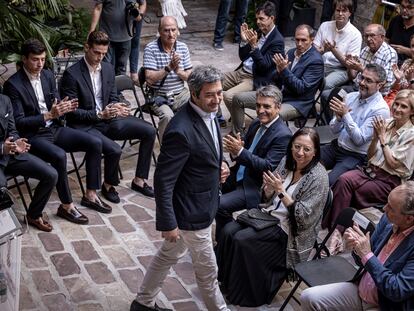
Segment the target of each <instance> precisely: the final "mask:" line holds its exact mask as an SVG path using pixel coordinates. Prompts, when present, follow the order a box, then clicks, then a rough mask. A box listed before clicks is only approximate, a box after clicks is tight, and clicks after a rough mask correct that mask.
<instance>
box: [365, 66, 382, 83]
mask: <svg viewBox="0 0 414 311" xmlns="http://www.w3.org/2000/svg"><path fill="white" fill-rule="evenodd" d="M365 69H366V70H368V71H371V72H375V73H376V74H377V76H378V80H379V81H378V82H385V80H386V79H387V72H386V71H385V69H384V67H381V66H380V65H378V64H376V63H370V64H367V65H366V66H365Z"/></svg>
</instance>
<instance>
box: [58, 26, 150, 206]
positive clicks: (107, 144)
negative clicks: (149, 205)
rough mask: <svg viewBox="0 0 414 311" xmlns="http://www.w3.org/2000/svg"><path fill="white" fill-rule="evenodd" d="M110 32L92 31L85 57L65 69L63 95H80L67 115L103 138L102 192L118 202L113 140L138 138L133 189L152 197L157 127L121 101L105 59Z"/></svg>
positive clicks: (118, 151)
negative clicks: (74, 106)
mask: <svg viewBox="0 0 414 311" xmlns="http://www.w3.org/2000/svg"><path fill="white" fill-rule="evenodd" d="M108 46H109V38H108V35H107V34H106V33H104V32H101V31H93V32H91V33H90V34H89V36H88V41H87V43H86V44H85V57H84V58H83V59H81V60H80V61H78V62H77V63H76V64H74V65H73V66H71V67H69V68H68V69H66V71H65V72H64V74H63V77H62V81H61V83H60V92H61V95H62V96H68V97H69V98H77V99H78V101H79V107H78V109H76V110H75V111H73V112H71V113H69V114H68V116H67V120H68V124H69V125H70V126H71V127H74V128H76V129H81V130H82V131H85V132H87V133H88V134H91V135H93V136H94V137H96V138H97V139H99V140H100V141H101V144H102V153H103V154H104V163H105V169H104V170H105V171H104V183H103V185H102V192H101V193H102V195H103V196H104V197H105V198H106V199H107V200H109V201H111V202H114V203H119V202H120V198H119V195H118V193H117V192H116V190H115V188H114V186H117V185H118V184H119V176H118V167H119V160H120V158H121V152H122V150H121V147H120V146H119V145H118V144H117V143H116V142H115V141H114V140H126V139H128V140H129V139H139V140H140V145H139V156H138V163H137V167H136V171H135V178H134V179H133V180H132V182H131V189H132V190H135V191H137V192H140V193H142V194H144V195H146V196H149V197H153V196H154V191H153V189H152V187H151V186H149V185H148V184H147V183H146V181H145V180H146V179H147V178H148V173H149V169H150V165H151V156H152V150H153V147H154V141H155V129H154V127H153V126H152V125H150V124H149V123H148V122H145V121H144V120H141V119H138V118H136V117H134V116H131V115H130V108H129V107H127V106H126V105H125V104H123V103H120V102H119V99H118V95H117V91H116V87H115V72H114V69H113V67H112V66H111V64H109V63H106V62H102V60H103V58H104V57H105V54H106V53H107V51H108Z"/></svg>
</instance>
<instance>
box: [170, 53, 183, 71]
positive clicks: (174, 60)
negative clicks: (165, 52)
mask: <svg viewBox="0 0 414 311" xmlns="http://www.w3.org/2000/svg"><path fill="white" fill-rule="evenodd" d="M180 62H181V57H180V54H178V53H176V52H175V51H172V52H171V61H170V64H169V67H170V69H171V70H172V71H176V70H177V69H178V68H179V65H180Z"/></svg>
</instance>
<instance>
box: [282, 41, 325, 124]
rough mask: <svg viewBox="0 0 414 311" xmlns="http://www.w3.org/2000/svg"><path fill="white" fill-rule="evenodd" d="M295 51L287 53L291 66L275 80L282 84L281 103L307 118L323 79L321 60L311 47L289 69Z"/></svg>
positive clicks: (316, 51) (319, 55)
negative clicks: (293, 108)
mask: <svg viewBox="0 0 414 311" xmlns="http://www.w3.org/2000/svg"><path fill="white" fill-rule="evenodd" d="M295 51H296V48H294V49H291V50H289V51H288V53H287V55H288V59H289V62H290V63H291V64H290V65H289V67H288V68H285V69H284V70H283V71H282V72H281V73H280V74H279V77H277V76H276V80H277V79H278V78H279V79H280V80H281V81H282V84H283V91H282V93H283V103H284V104H290V105H292V106H293V107H295V108H296V110H298V111H299V112H300V113H301V114H302V116H304V117H307V116H308V113H309V111H310V110H311V109H312V103H313V100H314V98H315V94H316V92H317V90H318V87H319V85H320V83H321V81H322V79H323V77H324V65H323V59H322V56H321V54H320V53H319V52H318V50H316V48H315V47H314V46H312V47H311V48H310V49H309V51H307V52H306V53H305V54H304V55H302V57H301V58H300V59H299V61H298V63H297V64H296V66H295V67H294V68H293V69H291V66H292V64H293V61H294V60H295Z"/></svg>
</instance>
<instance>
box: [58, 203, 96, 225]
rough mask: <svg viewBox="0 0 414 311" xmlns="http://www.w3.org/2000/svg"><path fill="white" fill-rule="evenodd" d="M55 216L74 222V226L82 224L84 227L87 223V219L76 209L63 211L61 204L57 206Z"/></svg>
mask: <svg viewBox="0 0 414 311" xmlns="http://www.w3.org/2000/svg"><path fill="white" fill-rule="evenodd" d="M56 215H57V216H59V217H62V218H65V219H66V220H69V221H70V222H74V223H75V224H82V225H86V224H87V223H88V222H89V219H88V217H86V216H85V215H83V214H82V213H81V212H80V211H78V209H77V208H76V207H74V208H72V209H71V210H70V211H69V212H68V211H67V210H65V209H64V208H63V206H62V204H60V205H59V208H58V210H57V214H56Z"/></svg>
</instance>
